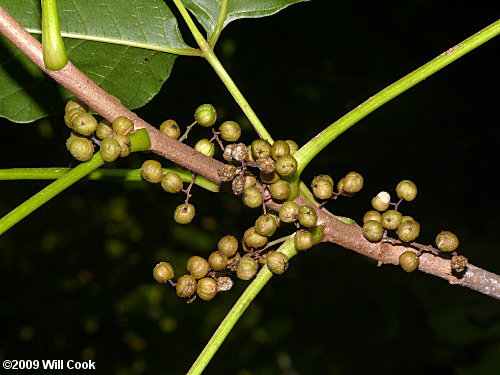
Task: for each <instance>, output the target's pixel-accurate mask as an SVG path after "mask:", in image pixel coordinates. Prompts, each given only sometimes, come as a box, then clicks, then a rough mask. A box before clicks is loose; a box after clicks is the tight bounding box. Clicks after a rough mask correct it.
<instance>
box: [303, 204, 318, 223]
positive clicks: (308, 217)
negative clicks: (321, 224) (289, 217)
mask: <svg viewBox="0 0 500 375" xmlns="http://www.w3.org/2000/svg"><path fill="white" fill-rule="evenodd" d="M317 221H318V215H317V214H316V210H315V209H314V208H312V207H311V206H301V207H300V208H299V223H300V225H302V226H304V227H306V228H312V227H314V226H316V222H317Z"/></svg>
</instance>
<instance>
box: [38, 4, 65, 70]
mask: <svg viewBox="0 0 500 375" xmlns="http://www.w3.org/2000/svg"><path fill="white" fill-rule="evenodd" d="M42 49H43V63H44V64H45V67H46V68H47V69H50V70H60V69H62V68H64V67H65V66H66V64H67V63H68V56H67V55H66V48H65V47H64V42H63V39H62V37H61V30H60V28H59V18H58V16H57V4H56V0H42Z"/></svg>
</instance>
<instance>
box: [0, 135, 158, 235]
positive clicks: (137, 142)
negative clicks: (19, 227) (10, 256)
mask: <svg viewBox="0 0 500 375" xmlns="http://www.w3.org/2000/svg"><path fill="white" fill-rule="evenodd" d="M129 138H130V150H131V151H132V152H135V151H146V150H147V149H149V147H151V140H150V139H149V135H148V132H147V131H146V129H139V130H137V131H136V132H134V133H132V134H130V135H129ZM103 163H104V161H103V160H102V157H101V153H100V152H97V153H96V154H95V155H94V156H92V158H91V159H90V160H88V161H86V162H84V163H81V164H80V165H78V166H77V167H76V168H73V169H71V171H69V172H68V173H66V174H63V175H62V176H61V177H59V178H58V179H57V180H55V181H54V182H53V183H51V184H50V185H49V186H47V187H46V188H44V189H42V190H41V191H39V192H38V193H36V194H35V195H34V196H32V197H31V198H30V199H28V200H27V201H24V202H23V203H21V204H20V205H19V206H17V207H16V208H14V209H13V210H12V211H10V212H9V213H8V214H7V215H5V216H4V217H2V218H1V219H0V235H1V234H2V233H4V232H5V231H7V230H8V229H10V228H11V227H13V226H14V225H15V224H17V223H18V222H20V221H21V220H22V219H24V218H25V217H26V216H28V215H29V214H30V213H32V212H33V211H35V210H36V209H37V208H39V207H40V206H42V205H43V204H44V203H46V202H48V201H49V200H51V199H52V198H54V197H55V196H56V195H57V194H59V193H60V192H62V191H64V190H65V189H66V188H68V187H70V186H71V185H73V184H74V183H75V182H77V181H78V180H80V179H82V178H83V177H85V176H86V175H88V174H89V173H90V172H92V171H93V170H95V169H97V168H99V166H101V165H102V164H103Z"/></svg>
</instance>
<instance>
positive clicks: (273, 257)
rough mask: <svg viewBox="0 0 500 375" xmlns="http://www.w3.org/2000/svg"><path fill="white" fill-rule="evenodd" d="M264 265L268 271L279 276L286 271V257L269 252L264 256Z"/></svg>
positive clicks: (277, 252)
mask: <svg viewBox="0 0 500 375" xmlns="http://www.w3.org/2000/svg"><path fill="white" fill-rule="evenodd" d="M266 264H267V268H269V271H271V272H272V273H274V274H276V275H281V274H282V273H283V272H285V271H286V270H287V269H288V257H287V256H286V255H285V254H283V253H280V252H279V251H270V252H269V253H268V254H267V255H266Z"/></svg>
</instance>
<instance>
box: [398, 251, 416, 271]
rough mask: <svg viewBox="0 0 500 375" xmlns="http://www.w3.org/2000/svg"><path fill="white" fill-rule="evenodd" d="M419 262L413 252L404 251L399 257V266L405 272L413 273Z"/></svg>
mask: <svg viewBox="0 0 500 375" xmlns="http://www.w3.org/2000/svg"><path fill="white" fill-rule="evenodd" d="M419 263H420V262H419V260H418V257H417V255H416V254H415V253H414V252H413V251H405V252H403V253H402V254H401V255H400V256H399V265H400V266H401V268H402V269H404V270H405V271H406V272H413V271H415V270H416V269H417V268H418V265H419Z"/></svg>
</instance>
